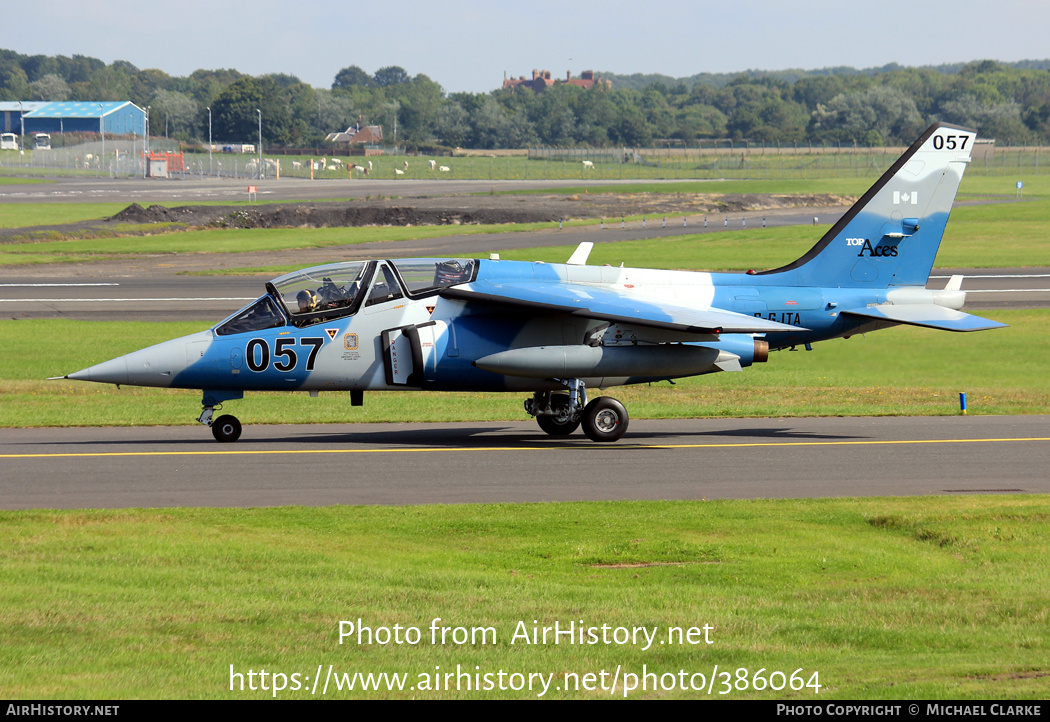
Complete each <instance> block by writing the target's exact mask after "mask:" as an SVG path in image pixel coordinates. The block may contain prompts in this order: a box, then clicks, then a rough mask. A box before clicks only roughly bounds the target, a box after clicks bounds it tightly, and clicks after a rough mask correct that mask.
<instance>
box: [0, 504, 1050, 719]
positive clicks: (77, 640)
mask: <svg viewBox="0 0 1050 722" xmlns="http://www.w3.org/2000/svg"><path fill="white" fill-rule="evenodd" d="M1048 555H1050V498H1048V497H1047V496H1045V495H1042V496H973V497H963V498H947V497H940V498H900V499H870V498H869V499H837V500H798V501H794V500H791V501H785V500H780V501H769V500H759V501H695V502H594V503H557V504H513V505H462V506H425V507H327V508H302V507H285V508H273V509H154V510H135V509H132V510H118V511H20V512H11V511H5V512H0V556H2V558H3V563H2V564H0V629H2V632H3V644H2V645H0V696H3V697H5V698H9V699H13V698H21V699H45V698H70V699H77V698H80V699H89V698H97V699H129V698H179V699H182V698H238V699H243V698H260V699H265V698H271V697H272V696H273V692H272V691H271V690H270V689H269V688H268V689H267V690H266V691H262V690H260V689H258V687H259V685H260V678H259V676H258V673H259V672H260V671H261V670H262V669H266V670H267V672H268V673H270V674H273V673H281V674H284V675H286V676H287V677H286V679H287V685H288V688H287V689H285V690H284V691H282V692H279V693H278V694H277V695H276V696H277V697H278V698H284V699H289V698H292V699H306V698H310V697H311V696H316V697H320V696H321V694H320V691H321V690H322V689H323V686H322V685H318V687H317V693H316V694H315V695H312V694H311V688H312V686H313V679H314V677H315V676H316V675H317V670H318V665H321V667H322V676H327V670H328V666H329V665H332V668H333V672H334V673H335V674H336V675H338V676H339V678H340V679H341V680H342V679H344V677H343V676H342V675H344V674H348V675H353V674H354V673H363V674H368V673H374V674H378V673H384V672H385V673H388V674H394V673H397V674H404V675H407V682H406V684H405V689H404V691H388V690H387V689H386V688H385V686H384V687H383V688H382V689H381V690H379V691H376V690H370V691H361V690H360V683H359V686H358V689H357V690H355V691H353V692H350V691H347V690H346V689H345V688H344V690H343V691H337V690H336V688H335V683H334V682H331V683H330V684H329V690H328V694H327V697H329V698H332V697H335V698H365V697H368V698H375V697H382V698H401V699H404V698H410V697H414V698H436V699H448V698H477V697H501V698H507V697H519V698H535V697H536V696H537V695H538V684H537V689H534V690H533V691H531V692H530V691H529V690H528V689H527V688H526V689H524V690H521V691H519V692H514V691H508V690H503V691H500V690H498V689H495V690H492V691H484V690H482V691H480V692H478V691H473V690H472V691H469V692H468V691H465V690H464V691H458V692H457V691H455V690H454V689H453V690H452V691H446V690H445V687H444V684H445V683H444V682H442V687H441V689H440V691H434V690H433V687H434V683H433V675H434V674H435V673H440V674H444V673H446V672H452V673H455V672H456V669H457V665H459V667H460V668H461V669H462V670H465V671H467V672H469V673H470V674H471V675H473V674H475V673H479V674H486V673H490V674H494V673H497V672H498V671H499V670H503V671H504V672H505V673H507V674H510V673H519V674H521V673H523V674H526V675H527V674H529V673H538V674H542V675H544V676H547V675H553V678H552V684H551V685H550V690H549V691H548V692H547V694H546V697H553V698H570V699H579V698H605V697H610V696H611V697H613V698H622V697H623V696H624V691H623V683H624V681H625V680H629V679H630V678H629V677H626V676H625V675H627V674H634V675H637V677H636V679H637V680H638V682H637V683H638V684H639V688H638V689H637V690H635V691H633V692H629V693H628V694H627V695H626V696H627V697H629V698H665V697H672V698H673V697H692V698H701V697H705V696H707V692H706V690H705V691H704V692H700V691H692V690H688V689H687V690H686V691H682V690H681V689H679V688H676V689H673V690H666V689H664V690H659V691H653V690H652V685H653V682H654V681H656V680H655V679H651V680H650V682H649V691H644V692H643V691H641V687H640V685H641V676H642V674H643V672H644V671H648V672H650V673H656V675H658V677H659V679H661V680H663V683H664V684H672V683H673V684H678V680H679V679H682V677H681V676H680V674H679V673H680V671H683V670H684V671H685V673H686V675H685V676H684V679H685V684H686V686H687V687H688V685H689V684H690V682H691V683H692V684H693V685H700V684H705V683H707V682H709V680H710V679H711V677H712V674H713V673H714V671H715V665H717V666H718V672H717V675H716V681H715V683H714V685H713V693H712V694H711V695H710V696H711V697H712V698H715V699H718V698H722V699H726V698H729V699H739V698H746V697H757V698H777V699H793V700H809V701H819V700H821V699H831V698H839V699H880V698H883V699H1025V698H1028V699H1036V698H1046V697H1047V696H1048V695H1050V667H1048V665H1047V659H1048V658H1050V657H1048V655H1050V641H1048V637H1047V635H1046V633H1045V631H1046V629H1047V625H1048V623H1050V618H1048V616H1050V606H1048V605H1047V603H1046V590H1047V588H1048V586H1050V567H1048V566H1047V565H1046V563H1045V561H1046V559H1047V557H1048ZM438 617H440V619H441V621H440V622H439V623H438V624H439V625H441V626H445V627H448V628H450V630H449V631H448V632H447V633H446V641H445V643H444V644H441V643H440V642H441V640H440V636H439V637H438V640H437V641H438V643H437V644H433V643H431V636H430V635H431V632H430V626H431V622H432V620H434V619H435V618H438ZM359 619H360V620H361V622H362V623H363V625H364V626H367V627H369V628H371V629H373V630H377V629H378V628H380V627H386V628H388V630H392V629H393V627H394V625H401V628H402V630H403V631H402V634H407V632H406V631H404V630H405V629H406V628H410V627H415V628H417V629H418V630H419V633H420V638H419V643H418V644H400V645H398V644H394V643H389V644H379V643H377V641H376V640H375V639H373V640H372V643H370V644H369V643H367V641H368V640H367V638H365V639H364V641H365V642H366V643H363V644H358V642H357V638H356V636H352V637H350V638H348V639H346V640H345V641H344V643H343V644H342V645H340V644H339V622H340V620H348V621H352V622H353V623H354V624H355V625H357V624H358V620H359ZM519 622H522V623H523V629H525V630H527V631H528V633H529V634H530V635H531V634H532V630H533V628H534V626H538V627H543V626H553V625H554V623H555V622H558V623H559V624H560V625H561V627H562V628H563V629H564V628H565V626H566V625H568V624H569V623H575V624H576V625H577V627H579V626H583V627H597V628H599V629H598V632H597V635H598V636H599V639H600V637H601V635H602V634H603V633H602V631H601V629H600V628H601V626H602V625H609V627H610V628H616V627H625V628H633V627H639V626H644V627H647V628H649V629H653V628H654V627H655V628H656V637H655V639H656V640H657V641H654V642H653V644H652V646H650V647H649V649H647V650H646V649H643V647H644V646H645V644H644V642H639V643H638V644H632V643H629V642H628V643H623V644H616V643H610V644H604V643H599V644H589V645H581V644H573V645H570V644H567V643H565V642H564V639H565V638H564V637H563V641H562V643H559V644H558V645H554V644H553V643H552V641H551V640H552V638H551V637H548V643H547V644H542V643H540V644H527V643H525V640H524V639H523V638H522V637H520V636H519V637H518V638H517V639H516V640H515V642H514V643H513V644H512V643H511V641H512V639H514V636H515V632H516V631H521V629H520V628H519ZM534 622H535V623H534ZM705 625H709V626H710V629H709V632H708V637H709V639H710V642H711V643H710V644H706V643H704V642H701V641H700V640H701V639H703V633H702V632H701V633H700V634H698V635H696V637H695V638H694V642H699V643H694V644H689V643H678V642H677V641H676V642H675V643H673V644H672V643H664V644H661V643H660V641H659V640H664V641H666V640H667V639H668V631H669V628H671V627H680V628H683V630H686V631H687V630H688V629H689V628H691V627H695V628H699V629H702V628H703V627H704V626H705ZM457 627H462V628H465V629H466V630H468V633H469V630H470V629H472V628H475V627H479V628H480V627H485V628H492V629H493V630H494V632H492V633H491V634H490V635H489V636H488V637H487V638H486V643H484V644H482V643H481V641H480V638H479V637H476V638H475V642H474V643H470V642H469V641H467V642H465V643H455V642H453V641H452V640H453V636H452V635H453V634H454V633H453V631H452V630H451V628H457ZM459 634H462V633H459ZM492 634H494V635H495V643H492ZM460 640H461V641H462V640H463V638H462V637H460ZM618 665H619V666H620V675H619V679H620V683H619V686H618V687H617V688H616V690H615V691H613V692H612V693H611V694H610V691H609V689H608V687H609V686H610V684H611V680H612V678H613V674H614V672H615V670H616V669H617V666H618ZM231 666H232V668H233V671H234V672H237V673H240V674H241V675H243V680H244V685H245V689H244V691H242V690H241V689H240V683H239V681H238V680H237V678H234V686H235V689H234V690H232V691H231V689H230V686H231V684H230V680H231V677H230V671H231ZM249 670H252V671H254V672H255V675H256V676H255V677H254V683H255V685H256V687H257V690H256V691H250V690H249V689H248V684H249V682H248V672H249ZM738 670H747V671H746V672H744V673H743V677H745V678H746V679H747V680H748V682H747V683H746V685H745V684H744V683H741V682H739V681H738V679H739V678H740V676H741V673H740V672H738ZM796 670H798V677H800V678H801V679H803V680H805V681H806V682H814V681H817V682H819V684H820V689H819V693H817V692H815V691H814V689H813V688H812V687H804V688H802V689H801V690H797V691H791V690H790V689H784V690H783V691H772V690H769V689H766V690H763V691H759V692H756V691H754V690H753V689H751V688H750V685H751V684H753V682H752V680H754V679H755V675H756V674H758V676H759V678H761V679H762V680H764V681H765V682H766V683H768V682H769V681H772V682H774V683H775V685H777V686H780V687H783V686H784V685H785V681H786V680H789V679H790V677H791V676H792V675H793V674H795V673H796ZM603 671H604V672H605V673H607V677H606V689H605V690H601V689H600V688H599V689H595V690H593V691H585V690H583V689H580V691H576V690H571V691H566V690H565V689H564V688H563V689H562V690H560V691H558V690H556V687H558V686H562V687H564V683H565V676H566V674H570V673H574V674H577V675H578V677H577V679H580V680H582V679H583V675H585V674H587V673H590V674H593V675H595V680H600V679H601V677H600V675H601V673H602V672H603ZM725 672H728V673H729V675H728V678H727V677H723V673H725ZM776 672H781V673H783V677H777V676H776V675H775V674H774V673H776ZM697 673H700V674H703V675H704V682H701V680H700V678H699V677H691V675H695V674H697ZM815 673H816V674H817V675H818V676H817V677H816V678H815V679H814V677H813V675H814V674H815ZM293 674H298V675H299V678H298V682H299V684H300V685H301V688H300V689H298V690H294V689H293V682H294V681H295V678H293V677H292V675H293ZM663 675H670V676H663ZM424 677H426V678H427V679H428V680H430V687H431V690H429V691H428V690H425V689H421V687H422V679H423V678H424ZM304 678H306V679H305V680H304ZM388 679H389V678H388ZM492 679H493V680H494V681H495V679H496V678H495V677H492ZM727 679H728V685H729V687H730V691H729V692H728V693H727V694H721V693H723V692H725V691H726V689H727V681H726V680H727ZM507 681H508V682H509V681H510V680H509V678H508V679H507ZM596 683H597V682H596ZM453 684H454V683H453ZM758 684H760V685H761V684H762V682H759V683H758ZM413 685H414V686H416V689H414V690H410V689H409V687H410V686H413ZM269 686H272V682H271V683H270V685H269ZM269 686H268V687H269Z"/></svg>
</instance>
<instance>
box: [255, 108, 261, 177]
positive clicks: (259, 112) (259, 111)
mask: <svg viewBox="0 0 1050 722" xmlns="http://www.w3.org/2000/svg"><path fill="white" fill-rule="evenodd" d="M255 112H256V113H258V114H259V180H262V177H263V166H262V111H261V110H259V109H258V108H256V109H255Z"/></svg>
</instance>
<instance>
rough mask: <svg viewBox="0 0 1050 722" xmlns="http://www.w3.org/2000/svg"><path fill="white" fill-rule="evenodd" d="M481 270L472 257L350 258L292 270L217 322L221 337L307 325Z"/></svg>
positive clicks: (421, 293)
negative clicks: (233, 312)
mask: <svg viewBox="0 0 1050 722" xmlns="http://www.w3.org/2000/svg"><path fill="white" fill-rule="evenodd" d="M476 272H477V262H476V261H474V260H473V259H455V258H452V259H440V258H405V259H400V260H393V261H350V262H346V263H330V264H327V265H324V266H314V267H313V268H305V269H303V270H301V271H293V272H292V273H288V274H285V275H284V276H280V277H279V278H275V279H274V280H272V281H270V282H269V283H267V284H266V291H267V294H266V295H265V296H263V297H262V298H260V299H258V300H257V301H255V302H254V303H252V304H250V305H248V306H246V307H245V308H243V309H241V310H240V311H238V312H237V313H236V314H234V315H233V316H231V317H230V318H228V319H227V320H225V321H223V322H222V323H221V324H219V325H218V326H216V327H215V333H216V334H218V335H219V336H228V335H231V334H235V333H246V332H248V331H260V330H263V329H267V328H275V327H278V326H285V325H289V324H290V325H293V326H297V327H303V326H309V325H311V324H314V323H320V322H322V321H331V320H334V319H337V318H342V317H344V316H352V315H353V314H355V313H357V311H358V309H359V308H360V307H361V305H362V303H363V304H364V305H366V306H371V305H374V304H377V303H383V302H386V301H391V300H394V299H398V298H403V297H405V296H408V297H409V298H412V299H418V298H424V297H426V296H432V295H435V294H437V293H438V292H440V291H441V289H443V288H447V287H448V286H454V285H456V284H458V283H466V282H468V281H470V280H472V279H473V278H474V276H475V274H476Z"/></svg>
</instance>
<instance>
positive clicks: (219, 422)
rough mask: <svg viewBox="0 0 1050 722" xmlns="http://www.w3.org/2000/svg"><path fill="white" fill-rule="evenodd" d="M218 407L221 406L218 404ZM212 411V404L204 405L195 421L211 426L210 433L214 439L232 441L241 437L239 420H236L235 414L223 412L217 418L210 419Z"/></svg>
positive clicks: (213, 411) (213, 408) (213, 409)
mask: <svg viewBox="0 0 1050 722" xmlns="http://www.w3.org/2000/svg"><path fill="white" fill-rule="evenodd" d="M219 408H222V407H221V406H220V407H219ZM214 413H215V407H214V406H205V407H204V410H203V411H202V412H201V415H200V416H199V417H198V418H197V421H198V422H199V423H202V424H204V425H205V426H210V427H211V435H212V436H214V437H215V440H216V441H221V442H223V443H232V442H234V441H236V440H237V439H239V438H241V422H240V421H238V420H237V417H236V416H231V415H230V414H223V415H222V416H220V417H219V418H217V419H212V415H213V414H214Z"/></svg>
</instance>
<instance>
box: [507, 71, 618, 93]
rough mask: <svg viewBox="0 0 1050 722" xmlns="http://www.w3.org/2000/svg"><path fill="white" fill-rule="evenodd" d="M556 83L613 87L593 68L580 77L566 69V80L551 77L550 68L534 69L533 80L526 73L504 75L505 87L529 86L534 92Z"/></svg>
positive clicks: (588, 86)
mask: <svg viewBox="0 0 1050 722" xmlns="http://www.w3.org/2000/svg"><path fill="white" fill-rule="evenodd" d="M556 83H562V84H565V85H578V86H579V87H581V88H593V87H594V86H595V85H602V86H604V87H606V88H611V87H612V82H610V81H608V80H602V79H601V78H598V77H595V75H594V71H593V70H584V71H583V72H582V73H581V74H580V77H578V78H574V77H572V71H571V70H567V71H565V80H554V79H553V78H552V77H551V71H549V70H533V71H532V79H531V80H530V79H528V78H526V77H525V76H524V75H522V76H520V77H518V78H508V77H507V75H506V73H504V75H503V87H504V88H517V87H518V86H523V87H526V88H529V89H530V90H532V92H534V93H542V92H543V91H544V90H546V89H547V88H549V87H550V86H552V85H554V84H556Z"/></svg>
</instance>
